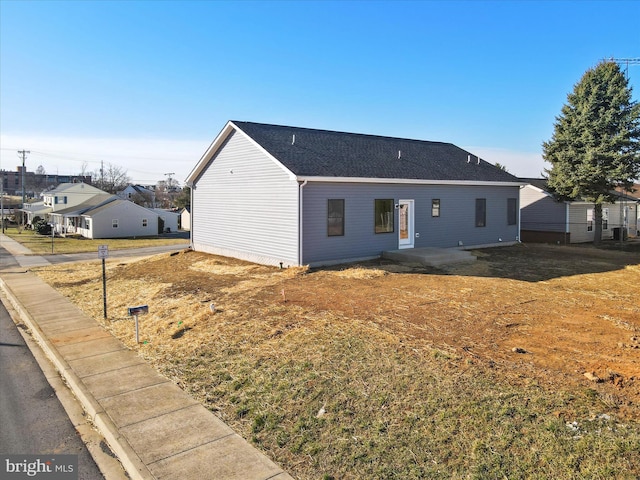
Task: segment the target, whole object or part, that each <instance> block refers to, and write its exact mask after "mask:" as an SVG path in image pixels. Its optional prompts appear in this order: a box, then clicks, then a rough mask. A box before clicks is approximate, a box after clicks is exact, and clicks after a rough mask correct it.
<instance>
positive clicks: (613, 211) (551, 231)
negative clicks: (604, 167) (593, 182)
mask: <svg viewBox="0 0 640 480" xmlns="http://www.w3.org/2000/svg"><path fill="white" fill-rule="evenodd" d="M521 180H522V181H523V182H526V184H525V185H524V186H523V187H522V190H521V192H520V221H521V236H522V241H524V242H545V243H546V242H549V243H563V244H568V243H586V242H593V239H594V225H593V222H594V220H595V218H594V204H593V202H587V201H584V200H573V201H564V200H558V199H557V198H556V197H555V196H554V195H553V193H552V192H551V191H550V190H549V188H548V187H547V182H546V180H545V179H540V178H523V179H521ZM638 206H639V205H638V200H637V199H634V198H633V197H630V196H628V195H625V194H623V193H620V194H619V200H618V201H617V202H615V203H606V204H603V205H602V239H603V240H607V239H616V240H617V239H619V238H620V237H619V236H620V235H622V236H623V237H624V236H627V235H635V234H636V232H637V230H638V221H637V219H638Z"/></svg>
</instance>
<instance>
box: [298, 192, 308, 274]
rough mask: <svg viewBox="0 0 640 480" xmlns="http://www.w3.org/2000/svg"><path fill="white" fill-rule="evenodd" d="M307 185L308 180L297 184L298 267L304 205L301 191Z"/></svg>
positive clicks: (299, 264) (300, 259)
mask: <svg viewBox="0 0 640 480" xmlns="http://www.w3.org/2000/svg"><path fill="white" fill-rule="evenodd" d="M307 183H308V180H305V181H303V182H302V183H300V184H298V185H299V188H298V266H302V221H303V215H302V210H303V208H302V207H303V203H304V200H303V199H304V195H303V194H302V189H303V188H304V187H305V185H306V184H307Z"/></svg>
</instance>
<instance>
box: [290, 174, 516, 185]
mask: <svg viewBox="0 0 640 480" xmlns="http://www.w3.org/2000/svg"><path fill="white" fill-rule="evenodd" d="M296 178H297V180H298V181H300V182H302V181H304V182H329V183H383V184H392V183H394V184H406V185H467V186H494V187H520V186H523V185H528V184H527V183H526V182H495V181H492V182H483V181H477V180H423V179H408V178H368V177H305V176H298V177H296Z"/></svg>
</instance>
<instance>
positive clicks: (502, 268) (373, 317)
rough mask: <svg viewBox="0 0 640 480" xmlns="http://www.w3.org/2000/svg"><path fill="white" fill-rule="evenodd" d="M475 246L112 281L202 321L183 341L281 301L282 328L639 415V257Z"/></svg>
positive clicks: (155, 264)
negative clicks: (336, 336)
mask: <svg viewBox="0 0 640 480" xmlns="http://www.w3.org/2000/svg"><path fill="white" fill-rule="evenodd" d="M475 253H476V255H478V257H479V258H478V261H477V262H475V263H471V264H460V265H457V266H452V267H448V268H445V269H442V270H436V269H432V268H425V267H420V266H406V265H398V264H394V263H391V262H386V261H375V262H368V263H361V264H358V265H349V266H341V267H335V268H332V269H320V270H315V271H309V270H307V269H304V268H294V269H288V270H280V269H274V268H271V267H266V266H261V265H255V264H251V263H247V262H242V261H239V260H234V259H228V258H223V257H216V256H211V255H206V254H201V253H196V252H190V251H185V252H183V253H181V254H180V255H174V256H169V255H161V256H156V257H152V258H150V259H146V260H144V261H140V262H135V263H130V264H118V265H117V266H114V265H111V266H110V273H109V285H110V290H111V291H112V292H113V291H116V292H119V293H118V294H121V293H123V294H125V296H126V295H128V296H129V297H131V300H130V301H129V303H130V304H135V303H136V300H134V299H135V298H138V299H140V298H142V299H143V300H144V299H147V300H148V301H149V303H152V304H153V305H152V307H151V308H152V311H155V312H157V313H156V314H157V315H158V316H159V317H163V318H172V319H174V317H180V318H182V319H183V321H184V322H185V323H189V324H193V325H191V326H189V328H188V329H184V328H182V329H180V331H179V332H178V331H171V332H170V335H171V336H172V337H171V338H173V339H176V338H183V337H194V336H197V335H206V330H207V325H208V324H209V323H210V322H211V321H212V318H210V317H211V308H212V307H211V304H213V305H214V306H213V308H214V309H216V313H217V314H218V315H222V316H218V317H217V320H220V319H221V318H223V317H224V318H226V319H228V320H229V321H231V320H232V319H233V317H237V318H246V317H247V316H249V317H250V316H256V317H258V318H260V317H261V316H263V315H264V312H265V311H266V310H267V309H271V308H273V307H277V308H278V309H279V311H278V316H279V318H280V320H281V322H282V323H283V325H287V324H289V323H291V322H299V321H300V315H301V314H302V315H304V314H305V312H315V314H323V313H324V314H331V315H333V316H337V317H341V318H350V319H354V320H355V319H357V320H359V321H361V322H365V323H371V324H373V325H375V326H376V328H378V329H380V330H381V331H383V332H386V333H389V334H392V335H394V336H396V337H397V338H399V339H401V340H402V341H403V342H408V343H410V344H415V345H416V346H422V347H424V346H428V347H432V348H436V349H441V350H443V351H449V352H451V353H455V354H457V355H460V356H461V357H467V358H472V359H475V360H476V361H478V362H484V363H487V364H488V365H500V366H501V370H502V371H503V373H504V375H505V376H507V377H512V378H514V379H517V378H521V377H522V376H527V377H529V376H534V377H536V378H539V379H540V380H542V381H543V382H544V383H546V384H549V385H550V386H552V385H556V384H557V385H558V386H566V385H567V384H568V383H569V384H573V385H576V384H581V385H584V384H589V382H590V383H591V384H593V385H591V386H594V387H597V388H600V389H605V390H606V391H607V392H609V393H610V394H611V395H615V397H616V398H617V400H616V402H617V403H618V404H619V406H620V407H621V408H623V409H624V410H625V412H626V414H629V415H632V416H635V417H640V410H638V405H640V291H639V290H638V288H639V286H640V257H639V256H638V255H637V254H636V253H633V252H632V253H628V252H619V251H615V250H613V251H611V250H596V249H593V248H581V247H554V246H544V245H533V246H519V247H511V248H501V249H487V250H481V251H477V252H475ZM50 272H51V273H50V275H53V274H54V273H53V272H54V270H50ZM91 275H94V276H95V273H85V274H80V273H78V274H75V275H73V277H71V278H70V277H69V276H68V273H67V271H66V270H65V274H63V275H62V276H61V277H62V278H57V279H53V280H52V281H53V283H54V284H55V285H56V286H58V287H60V288H64V287H67V288H72V289H77V287H78V285H79V284H83V283H86V282H87V280H88V278H89V277H90V276H91ZM98 286H99V285H97V284H96V285H95V287H96V288H98ZM133 292H135V294H133ZM174 299H180V304H179V305H181V306H182V310H183V311H182V312H181V311H180V310H179V306H178V305H175V304H172V305H171V306H170V307H169V309H168V311H163V308H164V307H163V304H167V305H168V304H169V303H171V300H174ZM111 301H112V302H113V297H111ZM125 303H127V302H125ZM137 303H139V302H137ZM118 308H120V307H118ZM174 323H175V322H174ZM196 325H200V328H198V327H197V326H196ZM158 328H159V329H160V330H162V328H163V327H162V326H160V327H158ZM192 341H196V342H197V341H198V340H197V338H193V340H192ZM514 349H519V350H517V351H514ZM518 352H524V353H518ZM585 373H590V374H592V375H593V376H594V377H597V379H598V381H597V382H594V381H593V380H592V381H589V380H588V379H587V378H586V377H585V375H584V374H585ZM596 383H597V385H596Z"/></svg>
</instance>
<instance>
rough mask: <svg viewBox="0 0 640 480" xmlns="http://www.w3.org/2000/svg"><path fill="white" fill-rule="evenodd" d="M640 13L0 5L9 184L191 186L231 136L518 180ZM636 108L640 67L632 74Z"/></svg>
mask: <svg viewBox="0 0 640 480" xmlns="http://www.w3.org/2000/svg"><path fill="white" fill-rule="evenodd" d="M638 19H640V2H639V1H635V0H634V1H603V2H600V1H551V0H549V1H533V0H531V1H526V0H520V1H507V0H503V1H481V0H477V1H473V0H468V1H444V0H441V1H417V0H414V1H367V0H359V1H328V0H323V1H294V0H289V1H266V0H265V1H257V2H254V1H206V0H199V1H188V0H187V1H170V0H165V1H154V0H145V1H134V0H118V1H110V0H97V1H91V0H84V1H82V0H75V1H56V0H44V1H35V0H0V169H4V170H10V171H15V169H16V167H17V166H18V165H20V164H21V162H22V160H21V158H19V156H18V153H17V152H18V151H19V150H28V151H29V152H30V153H29V154H28V155H27V156H26V166H27V170H29V171H35V170H36V169H37V167H38V166H42V167H43V168H44V169H45V171H46V172H47V173H50V174H55V173H57V174H61V175H62V174H64V175H69V174H78V173H80V172H82V171H85V172H95V171H97V170H98V169H99V168H100V165H101V162H104V164H105V165H107V164H111V165H114V166H117V167H119V168H121V169H123V170H125V171H126V172H127V174H128V176H129V177H130V178H131V180H132V182H134V183H140V184H145V185H147V184H156V183H157V182H158V181H160V180H166V179H167V176H169V175H171V177H172V178H173V179H175V180H177V181H179V182H180V183H184V181H185V180H186V178H187V176H188V174H189V173H190V172H191V170H192V169H193V168H194V167H195V166H196V164H197V163H198V160H199V159H200V157H201V156H202V155H203V153H204V152H205V150H206V149H207V147H208V146H209V145H210V144H211V142H212V141H213V140H214V138H215V137H216V136H217V134H218V133H219V132H220V131H221V130H222V128H223V127H224V125H225V124H226V123H227V121H229V120H240V121H253V122H261V123H272V124H279V125H290V126H297V127H308V128H318V129H325V130H337V131H344V132H355V133H366V134H373V135H384V136H390V137H402V138H412V139H419V140H430V141H440V142H451V143H454V144H455V145H457V146H459V147H462V148H464V149H465V150H468V151H470V152H471V153H473V154H474V155H479V156H480V157H482V158H483V159H485V160H487V161H489V162H491V163H496V162H497V163H500V164H502V165H504V166H506V168H507V170H508V171H509V172H510V173H512V174H514V175H516V176H520V177H540V176H541V175H542V174H543V173H544V169H545V168H548V167H549V166H550V165H549V164H547V163H545V162H544V161H543V159H542V142H544V141H547V140H549V139H550V138H551V136H552V134H553V127H554V122H555V118H556V116H557V115H559V113H560V110H561V108H562V105H563V104H564V103H566V100H567V94H569V93H570V92H571V91H572V90H573V87H574V85H575V84H576V83H577V82H579V81H580V78H581V77H582V75H583V74H584V73H585V72H586V71H587V70H588V69H590V68H592V67H594V66H595V65H597V64H598V62H600V61H601V60H603V59H610V58H639V57H640V28H638ZM628 75H629V84H630V86H632V88H633V99H634V100H636V101H637V100H639V99H640V65H630V66H629V67H628Z"/></svg>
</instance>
